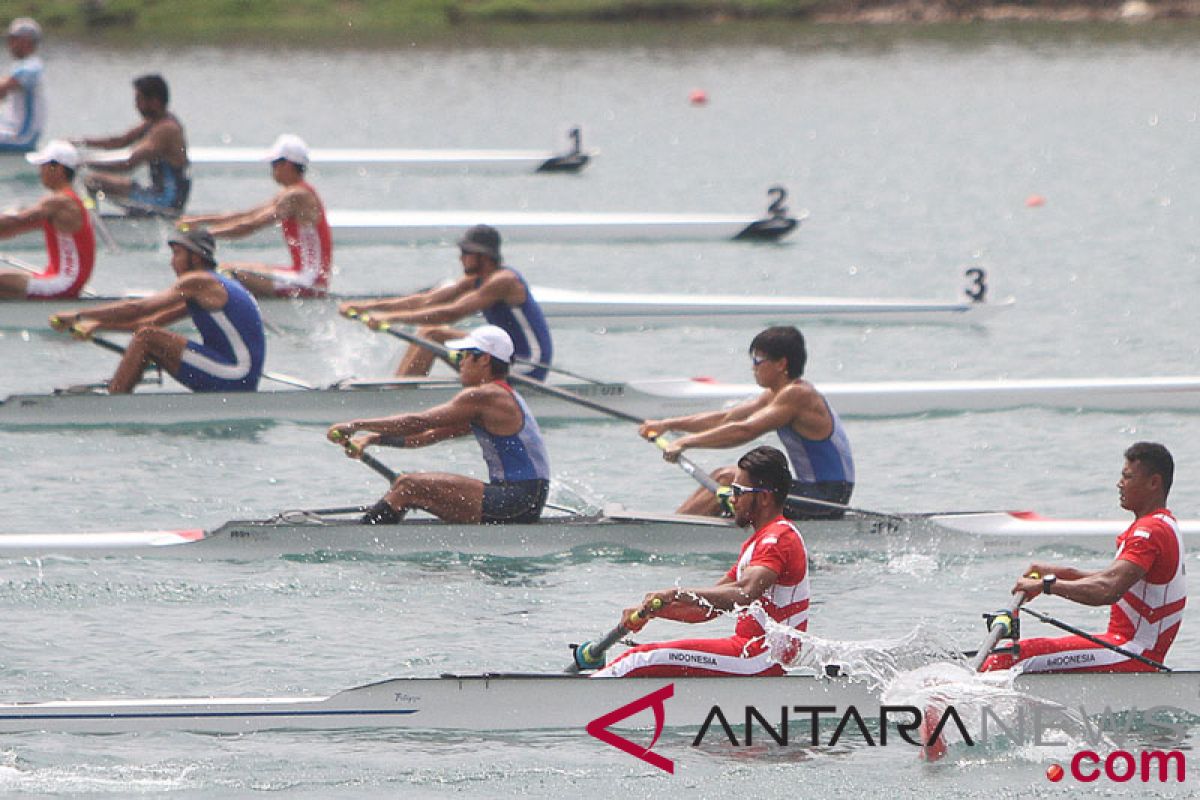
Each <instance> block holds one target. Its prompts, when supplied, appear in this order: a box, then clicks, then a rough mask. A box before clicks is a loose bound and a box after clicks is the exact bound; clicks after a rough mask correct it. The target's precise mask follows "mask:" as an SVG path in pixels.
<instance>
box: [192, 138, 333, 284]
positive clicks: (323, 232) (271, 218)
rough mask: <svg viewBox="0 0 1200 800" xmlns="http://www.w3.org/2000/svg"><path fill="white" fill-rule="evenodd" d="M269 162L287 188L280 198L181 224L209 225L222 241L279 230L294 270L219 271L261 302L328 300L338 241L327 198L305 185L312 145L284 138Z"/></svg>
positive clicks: (247, 265)
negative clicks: (328, 214)
mask: <svg viewBox="0 0 1200 800" xmlns="http://www.w3.org/2000/svg"><path fill="white" fill-rule="evenodd" d="M265 160H266V161H269V162H270V163H271V177H272V178H274V179H275V182H276V183H278V184H279V185H280V186H282V187H283V188H282V189H281V190H280V191H279V193H278V194H276V195H275V196H274V197H272V198H271V199H270V200H268V201H267V202H265V203H263V204H262V205H259V206H255V207H254V208H251V209H249V210H248V211H231V212H229V213H226V214H208V215H204V216H191V217H184V218H183V219H182V220H181V223H183V224H191V225H196V224H200V225H207V226H209V231H210V232H211V233H212V235H213V236H215V237H217V238H218V239H220V238H229V239H236V238H239V237H242V236H247V235H249V234H251V233H253V232H254V231H257V230H260V229H261V228H265V227H267V226H268V225H275V224H279V225H280V226H281V227H282V228H283V241H284V244H286V245H287V248H288V250H289V251H290V253H291V255H292V265H291V266H290V267H281V266H271V265H268V264H260V263H253V262H226V263H224V264H222V265H221V266H220V268H219V269H220V270H221V272H222V273H224V274H226V275H230V276H232V277H234V278H236V279H237V280H238V281H239V282H241V284H242V285H243V286H245V287H246V288H247V289H249V290H250V291H251V292H253V293H254V294H256V295H258V296H259V297H322V296H324V294H325V292H326V291H328V289H329V276H330V274H331V272H332V271H333V237H332V235H331V234H330V232H329V223H328V222H327V221H326V219H325V206H324V205H322V203H321V198H320V197H318V196H317V192H316V190H315V189H313V187H312V186H311V185H310V184H309V183H308V182H307V181H305V180H304V173H305V170H307V169H308V145H306V144H305V143H304V140H303V139H301V138H300V137H299V136H293V135H291V134H284V135H282V136H280V137H279V138H278V139H276V140H275V144H274V145H272V147H271V150H270V151H269V152H268V154H267V156H266V159H265Z"/></svg>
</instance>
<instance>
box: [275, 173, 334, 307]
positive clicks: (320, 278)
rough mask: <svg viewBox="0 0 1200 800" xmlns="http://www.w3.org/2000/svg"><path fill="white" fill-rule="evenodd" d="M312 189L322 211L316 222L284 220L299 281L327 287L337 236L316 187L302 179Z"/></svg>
mask: <svg viewBox="0 0 1200 800" xmlns="http://www.w3.org/2000/svg"><path fill="white" fill-rule="evenodd" d="M300 185H301V186H303V187H304V188H305V189H306V190H308V191H309V192H311V193H312V196H313V198H314V199H315V200H316V201H317V207H318V208H319V209H320V211H321V216H320V218H319V219H318V220H317V221H316V222H315V223H310V224H303V225H302V224H300V223H299V222H297V221H296V219H295V217H290V218H288V219H285V220H284V221H283V241H284V243H285V244H286V245H287V247H288V250H289V251H290V252H291V254H292V270H293V271H294V272H295V273H296V277H297V278H298V279H299V280H297V284H299V285H303V286H305V287H311V288H313V289H320V290H324V289H326V288H328V286H329V274H330V272H331V271H332V268H333V236H332V235H331V233H330V231H329V222H328V221H327V220H326V219H325V205H324V204H323V203H322V202H321V198H320V197H319V196H318V195H317V193H316V191H315V190H314V189H313V187H312V186H310V185H309V184H308V183H307V182H306V181H302V182H301V183H300Z"/></svg>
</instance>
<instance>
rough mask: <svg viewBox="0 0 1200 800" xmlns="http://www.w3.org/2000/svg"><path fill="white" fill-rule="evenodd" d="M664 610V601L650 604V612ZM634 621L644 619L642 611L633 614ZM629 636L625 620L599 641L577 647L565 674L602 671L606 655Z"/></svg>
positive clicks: (655, 601) (657, 600)
mask: <svg viewBox="0 0 1200 800" xmlns="http://www.w3.org/2000/svg"><path fill="white" fill-rule="evenodd" d="M660 608H662V600H659V599H658V598H657V597H656V598H654V600H653V601H652V602H651V603H650V610H652V611H658V610H659V609H660ZM630 616H632V617H633V618H634V621H635V622H636V621H640V620H641V618H642V612H641V611H635V612H633V614H631V615H630ZM628 634H629V628H628V627H626V626H625V620H621V623H620V624H619V625H617V626H616V627H615V628H613V629H612V630H611V631H609V632H608V633H606V634H604V635H603V636H601V637H600V638H599V639H598V640H597V641H594V642H584V643H583V644H581V645H576V646H575V657H574V659H573V660H572V661H571V663H570V664H568V665H567V668H566V669H565V670H564V672H568V673H570V674H572V675H575V674H578V673H580V672H583V671H584V670H592V669H600V668H601V667H603V666H604V654H605V653H606V652H607V651H608V649H609V648H610V647H612V646H613V645H614V644H616V643H617V642H619V641H621V640H622V639H623V638H625V637H626V636H627V635H628Z"/></svg>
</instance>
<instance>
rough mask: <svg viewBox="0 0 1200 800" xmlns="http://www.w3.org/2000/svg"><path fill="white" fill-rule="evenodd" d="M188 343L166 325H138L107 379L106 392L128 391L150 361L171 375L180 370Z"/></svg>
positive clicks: (123, 392) (131, 389)
mask: <svg viewBox="0 0 1200 800" xmlns="http://www.w3.org/2000/svg"><path fill="white" fill-rule="evenodd" d="M186 347H187V339H185V338H183V337H182V336H180V335H179V334H178V333H173V332H171V331H169V330H166V329H165V328H156V327H153V326H149V325H148V326H146V327H144V328H138V330H137V332H136V333H134V334H133V338H132V339H131V340H130V341H129V347H128V348H126V350H125V355H124V356H122V357H121V363H120V364H119V365H118V366H117V371H116V372H115V373H114V374H113V377H112V380H111V381H109V382H108V392H109V394H129V393H130V392H131V391H133V387H134V386H136V385H137V384H138V381H140V380H141V379H142V373H143V372H145V371H146V367H148V366H149V365H150V362H151V361H157V362H158V364H159V366H161V367H162V368H163V369H165V370H166V371H167V372H169V373H170V374H172V375H174V374H176V373H177V372H178V371H179V360H180V358H181V357H182V354H183V351H184V349H185V348H186Z"/></svg>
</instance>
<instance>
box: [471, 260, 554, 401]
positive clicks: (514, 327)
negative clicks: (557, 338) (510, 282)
mask: <svg viewBox="0 0 1200 800" xmlns="http://www.w3.org/2000/svg"><path fill="white" fill-rule="evenodd" d="M504 269H507V270H509V271H510V272H512V274H514V275H516V276H517V280H519V281H520V282H521V285H522V286H524V287H525V302H524V303H522V304H521V305H519V306H510V305H509V304H508V303H504V302H500V303H496V304H494V305H491V306H488V307H487V308H485V309H484V310H483V318H484V319H486V320H487V321H488V323H489V324H491V325H496V326H498V327H500V328H503V329H504V331H505V333H507V334H508V335H509V338H511V339H512V342H513V355H514V356H515V357H517V358H524V359H526V360H528V361H533V362H536V363H538V364H549V363H550V359H552V358H553V357H554V343H553V342H552V341H550V327H549V326H548V325H546V317H545V315H543V314H542V307H541V306H539V305H538V303H537V301H536V300H534V299H533V292H531V291H530V290H529V284H528V283H526V282H525V278H524V277H523V276H522V275H521V273H519V272H517V271H516V270H515V269H513V268H512V267H504ZM481 282H482V280H479V281H476V282H475V287H476V288H478V287H479V285H480V283H481ZM519 374H521V375H527V376H528V377H530V378H533V379H534V380H539V381H544V380H546V376H547V374H548V373H547V370H546V369H545V368H536V367H535V368H532V369H526V370H525V371H523V372H520V373H519Z"/></svg>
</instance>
